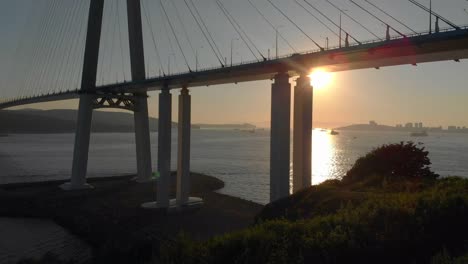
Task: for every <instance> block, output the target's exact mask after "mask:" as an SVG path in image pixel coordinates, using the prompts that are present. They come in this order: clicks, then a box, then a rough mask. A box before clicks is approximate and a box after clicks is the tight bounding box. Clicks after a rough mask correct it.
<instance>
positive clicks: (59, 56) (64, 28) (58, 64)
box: [50, 5, 76, 94]
mask: <svg viewBox="0 0 468 264" xmlns="http://www.w3.org/2000/svg"><path fill="white" fill-rule="evenodd" d="M74 7H76V5H75V6H74ZM72 12H73V10H72V8H66V11H65V12H64V15H65V21H63V22H62V23H61V24H62V25H61V29H60V33H59V34H60V40H59V41H58V42H57V43H58V44H57V49H58V50H57V51H56V52H54V53H55V54H56V59H55V60H54V62H53V63H54V66H55V70H54V75H53V76H52V78H53V79H52V83H51V84H50V86H51V87H52V86H53V91H54V94H56V93H59V92H60V91H59V90H58V80H59V78H60V75H61V72H62V69H63V62H64V60H65V54H63V53H62V51H64V47H65V39H68V35H69V33H70V30H68V29H69V26H70V24H71V22H72V20H73V17H72ZM57 60H58V61H57Z"/></svg>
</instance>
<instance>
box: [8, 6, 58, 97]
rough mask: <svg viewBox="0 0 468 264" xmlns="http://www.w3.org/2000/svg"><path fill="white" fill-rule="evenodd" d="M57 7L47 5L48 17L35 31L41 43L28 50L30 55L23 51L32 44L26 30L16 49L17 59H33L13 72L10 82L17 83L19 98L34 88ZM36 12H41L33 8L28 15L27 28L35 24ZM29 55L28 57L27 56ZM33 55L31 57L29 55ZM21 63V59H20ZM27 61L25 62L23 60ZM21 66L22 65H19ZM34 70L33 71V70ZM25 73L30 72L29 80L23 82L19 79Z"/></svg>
mask: <svg viewBox="0 0 468 264" xmlns="http://www.w3.org/2000/svg"><path fill="white" fill-rule="evenodd" d="M56 5H57V2H55V1H54V2H53V3H52V4H50V2H49V4H46V6H47V7H46V9H47V11H46V15H47V16H46V17H43V18H44V19H41V22H40V23H39V24H38V25H39V27H38V29H37V30H35V32H36V34H35V35H34V36H35V37H37V38H39V41H38V42H36V43H35V44H36V45H34V46H33V47H32V48H31V47H30V48H28V50H30V52H29V53H27V52H26V51H23V50H24V49H26V45H28V44H31V43H32V42H31V41H26V35H28V34H26V30H24V32H23V36H22V37H21V40H20V43H19V44H18V46H17V47H16V50H15V52H14V54H15V55H14V57H15V58H20V57H23V56H28V57H29V56H31V57H32V59H30V60H28V62H29V63H27V64H25V62H23V63H22V64H23V65H17V66H16V67H18V68H16V67H15V68H16V70H15V71H14V72H13V74H12V75H11V76H12V77H10V78H9V81H8V82H10V81H11V80H13V82H14V83H15V85H14V86H17V87H19V92H18V96H19V97H20V98H21V97H23V96H24V95H25V94H27V93H28V91H29V90H30V89H29V87H30V86H32V84H31V83H32V82H33V80H34V77H35V76H37V72H38V70H39V67H35V65H38V64H39V63H40V59H39V58H40V57H41V55H42V53H41V52H40V51H41V47H42V46H43V44H42V43H44V42H45V40H46V39H45V37H44V35H45V33H46V32H47V29H48V27H49V25H50V24H51V23H52V17H53V16H52V15H53V14H54V12H53V10H54V9H55V7H56ZM34 10H39V9H37V8H34V7H33V6H31V14H30V15H28V18H29V19H28V21H27V22H26V24H25V28H30V27H31V26H32V25H31V24H32V23H33V21H32V19H33V15H32V14H33V11H34ZM41 45H42V46H41ZM26 54H27V55H26ZM29 54H31V55H29ZM20 61H21V59H20ZM23 61H25V60H23ZM18 64H20V63H18ZM20 68H23V70H21V69H20ZM31 68H32V69H31ZM20 72H21V73H23V74H24V72H28V76H27V78H21V81H20V78H19V76H20V75H19V73H20ZM36 84H37V80H36Z"/></svg>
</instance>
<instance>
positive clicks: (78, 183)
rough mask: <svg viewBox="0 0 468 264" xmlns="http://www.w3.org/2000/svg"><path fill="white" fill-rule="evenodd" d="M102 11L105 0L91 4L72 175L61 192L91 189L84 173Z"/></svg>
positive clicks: (92, 1)
mask: <svg viewBox="0 0 468 264" xmlns="http://www.w3.org/2000/svg"><path fill="white" fill-rule="evenodd" d="M103 11H104V0H91V2H90V7H89V16H88V31H87V33H86V44H85V54H84V61H83V74H82V79H81V91H80V93H81V94H80V102H79V106H78V118H77V125H76V132H75V146H74V151H73V166H72V175H71V180H70V182H69V183H65V184H63V185H61V188H62V189H64V190H77V189H88V188H91V186H90V185H89V184H87V183H86V173H87V168H88V151H89V140H90V136H91V120H92V116H93V99H94V97H93V94H94V93H95V91H96V75H97V68H98V58H99V44H100V41H101V28H102V16H103Z"/></svg>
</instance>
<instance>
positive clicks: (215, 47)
mask: <svg viewBox="0 0 468 264" xmlns="http://www.w3.org/2000/svg"><path fill="white" fill-rule="evenodd" d="M188 1H189V2H190V3H191V4H192V6H193V10H195V13H196V15H198V19H197V18H196V17H195V15H194V13H193V11H192V8H191V7H190V6H189V4H188V3H187V0H184V2H185V5H186V6H187V8H188V9H189V11H190V13H191V14H192V16H193V18H194V19H195V21H196V22H197V24H198V26H199V27H200V30H201V31H202V33H203V35H204V36H205V38H206V40H207V42H208V44H210V47H211V49H212V50H213V52H214V53H215V55H216V58H217V59H218V61H219V63H220V64H221V67H224V61H223V54H222V53H221V51H220V50H219V48H218V45H217V44H216V41H214V38H213V36H212V35H211V32H210V31H209V30H208V27H207V26H206V23H205V21H204V20H203V17H202V16H201V15H200V12H199V11H198V9H197V7H196V6H195V4H194V3H193V1H192V0H188ZM200 22H201V25H200ZM203 29H204V30H203ZM205 31H206V32H205ZM210 40H211V42H210Z"/></svg>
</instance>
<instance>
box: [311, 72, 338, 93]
mask: <svg viewBox="0 0 468 264" xmlns="http://www.w3.org/2000/svg"><path fill="white" fill-rule="evenodd" d="M309 77H310V84H311V85H312V86H313V87H314V89H318V90H321V89H324V88H327V87H328V86H329V85H330V84H331V83H332V81H333V75H332V73H330V72H326V71H324V70H322V69H316V70H313V71H312V72H311V73H310V74H309Z"/></svg>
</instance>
